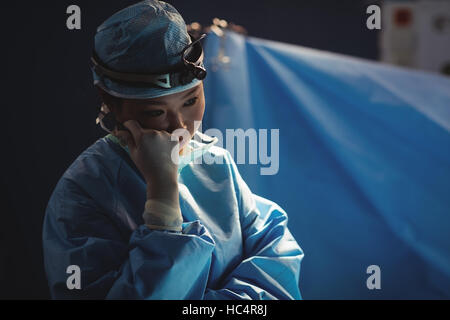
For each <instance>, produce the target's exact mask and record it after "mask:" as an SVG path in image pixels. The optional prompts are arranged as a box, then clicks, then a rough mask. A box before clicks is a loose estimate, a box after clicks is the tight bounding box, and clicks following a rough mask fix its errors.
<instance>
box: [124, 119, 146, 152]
mask: <svg viewBox="0 0 450 320" xmlns="http://www.w3.org/2000/svg"><path fill="white" fill-rule="evenodd" d="M123 125H124V126H125V127H126V128H128V130H130V132H131V135H132V136H133V140H134V143H135V145H136V146H138V145H139V144H140V143H141V137H142V127H141V126H140V125H139V122H137V121H135V120H128V121H125V122H124V123H123Z"/></svg>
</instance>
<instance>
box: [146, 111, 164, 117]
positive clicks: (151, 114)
mask: <svg viewBox="0 0 450 320" xmlns="http://www.w3.org/2000/svg"><path fill="white" fill-rule="evenodd" d="M163 113H164V111H162V110H147V111H144V115H146V116H147V117H152V118H156V117H159V116H160V115H162V114H163Z"/></svg>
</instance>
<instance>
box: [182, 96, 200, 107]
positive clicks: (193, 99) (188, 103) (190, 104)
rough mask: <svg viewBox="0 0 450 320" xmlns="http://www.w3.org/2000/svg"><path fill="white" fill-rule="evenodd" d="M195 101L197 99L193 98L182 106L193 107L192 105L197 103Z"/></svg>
mask: <svg viewBox="0 0 450 320" xmlns="http://www.w3.org/2000/svg"><path fill="white" fill-rule="evenodd" d="M197 99H198V97H194V98H191V99H189V100H188V101H187V102H186V103H185V104H184V106H185V107H190V106H193V105H194V104H195V103H196V102H197Z"/></svg>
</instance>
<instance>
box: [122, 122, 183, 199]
mask: <svg viewBox="0 0 450 320" xmlns="http://www.w3.org/2000/svg"><path fill="white" fill-rule="evenodd" d="M123 125H124V126H125V127H126V128H128V129H129V130H130V132H131V134H130V133H129V132H127V131H124V130H120V131H118V132H117V133H116V136H117V137H118V138H119V139H121V140H122V141H126V144H127V146H128V148H129V150H130V155H131V158H132V160H133V162H134V163H135V164H136V166H137V168H138V169H139V171H140V172H141V173H142V175H143V176H144V179H145V180H146V182H147V198H148V199H158V200H162V201H164V202H165V203H168V204H169V205H171V204H173V205H174V206H177V207H179V198H178V182H177V175H178V173H177V169H178V165H177V164H176V163H175V162H174V161H172V158H171V155H172V151H173V150H174V147H176V146H177V144H178V143H179V141H172V140H171V135H170V134H169V133H168V132H166V131H159V130H153V129H143V128H142V127H141V126H140V125H139V123H138V122H137V121H135V120H128V121H126V122H124V123H123Z"/></svg>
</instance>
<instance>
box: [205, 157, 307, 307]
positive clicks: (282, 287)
mask: <svg viewBox="0 0 450 320" xmlns="http://www.w3.org/2000/svg"><path fill="white" fill-rule="evenodd" d="M227 157H228V159H229V163H230V171H231V174H232V175H233V179H234V181H235V190H236V193H237V199H239V200H238V201H239V209H240V215H241V227H242V234H243V238H244V252H245V253H244V254H245V257H244V259H243V261H242V262H241V263H240V264H239V265H238V266H237V267H236V268H235V269H234V270H233V271H232V272H231V273H230V274H228V275H226V276H225V278H224V279H223V281H222V285H221V286H220V288H217V289H215V290H210V289H207V290H206V293H205V299H251V300H265V299H301V295H300V290H299V287H298V282H299V274H300V263H301V260H302V258H303V251H302V250H301V248H300V247H299V245H298V244H297V242H296V241H295V239H294V238H293V237H292V235H291V233H290V232H289V230H288V228H287V215H286V213H285V212H284V210H283V209H281V208H280V207H279V206H278V205H277V204H276V203H274V202H272V201H269V200H267V199H264V198H261V197H258V196H256V195H254V194H252V192H251V191H250V189H249V188H248V186H247V185H246V183H245V182H244V180H243V179H242V178H241V176H240V174H239V172H238V170H237V167H236V164H235V163H234V161H233V159H232V158H231V156H230V155H229V153H227Z"/></svg>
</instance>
